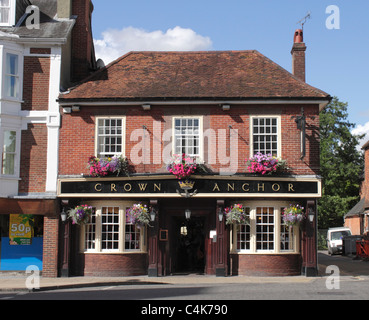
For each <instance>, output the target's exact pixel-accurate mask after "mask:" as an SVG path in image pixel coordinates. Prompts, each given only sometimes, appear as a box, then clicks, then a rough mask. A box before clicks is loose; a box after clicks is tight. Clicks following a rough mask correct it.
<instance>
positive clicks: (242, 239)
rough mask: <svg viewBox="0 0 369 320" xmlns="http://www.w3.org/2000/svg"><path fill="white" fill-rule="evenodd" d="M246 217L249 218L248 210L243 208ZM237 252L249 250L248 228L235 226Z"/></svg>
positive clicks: (244, 225) (243, 225)
mask: <svg viewBox="0 0 369 320" xmlns="http://www.w3.org/2000/svg"><path fill="white" fill-rule="evenodd" d="M245 213H246V216H247V217H249V218H250V208H245ZM237 228H238V230H237V250H238V251H242V250H250V239H251V236H250V226H249V225H247V224H241V225H238V226H237Z"/></svg>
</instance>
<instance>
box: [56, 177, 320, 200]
mask: <svg viewBox="0 0 369 320" xmlns="http://www.w3.org/2000/svg"><path fill="white" fill-rule="evenodd" d="M191 180H193V181H194V186H193V191H195V190H196V196H198V197H199V196H200V197H201V196H203V197H205V196H217V195H221V196H222V197H224V196H225V197H226V196H229V197H234V196H271V195H275V196H318V197H319V196H320V194H321V184H320V180H318V179H312V180H297V179H275V178H274V179H240V178H238V179H219V178H218V179H217V178H209V179H205V178H197V179H196V178H194V179H191ZM180 192H183V190H181V188H180V186H179V184H178V180H173V179H150V180H149V179H148V180H142V179H140V180H138V179H137V180H135V179H133V178H131V179H115V180H114V179H103V180H102V179H80V180H61V181H59V189H58V194H59V196H68V197H73V196H74V197H77V196H82V195H83V196H87V197H88V196H99V195H110V196H113V197H114V196H120V197H122V196H141V197H145V196H147V197H150V196H153V195H156V196H159V197H160V196H178V193H180Z"/></svg>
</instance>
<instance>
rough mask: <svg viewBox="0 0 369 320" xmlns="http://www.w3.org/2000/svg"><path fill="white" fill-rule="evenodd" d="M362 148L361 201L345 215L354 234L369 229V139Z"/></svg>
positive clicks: (346, 221)
mask: <svg viewBox="0 0 369 320" xmlns="http://www.w3.org/2000/svg"><path fill="white" fill-rule="evenodd" d="M362 150H364V157H365V165H364V179H363V182H362V184H361V189H360V201H359V202H358V203H357V204H356V205H355V206H354V207H353V208H352V209H351V210H350V211H349V212H348V213H347V214H346V215H345V217H344V221H345V223H344V225H345V227H348V228H350V230H351V233H352V234H353V235H364V234H367V233H368V231H369V141H367V142H366V143H365V144H364V145H363V147H362Z"/></svg>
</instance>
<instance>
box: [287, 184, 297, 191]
mask: <svg viewBox="0 0 369 320" xmlns="http://www.w3.org/2000/svg"><path fill="white" fill-rule="evenodd" d="M294 187H295V186H294V185H293V184H292V183H289V184H288V192H291V191H292V192H295V189H294Z"/></svg>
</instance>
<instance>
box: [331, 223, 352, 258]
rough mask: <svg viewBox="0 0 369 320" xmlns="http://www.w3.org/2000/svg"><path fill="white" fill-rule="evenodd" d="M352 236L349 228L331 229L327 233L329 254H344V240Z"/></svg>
mask: <svg viewBox="0 0 369 320" xmlns="http://www.w3.org/2000/svg"><path fill="white" fill-rule="evenodd" d="M346 236H351V230H350V229H349V228H344V227H341V228H330V229H328V232H327V246H328V253H329V254H335V253H342V244H343V243H342V238H343V237H346Z"/></svg>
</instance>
